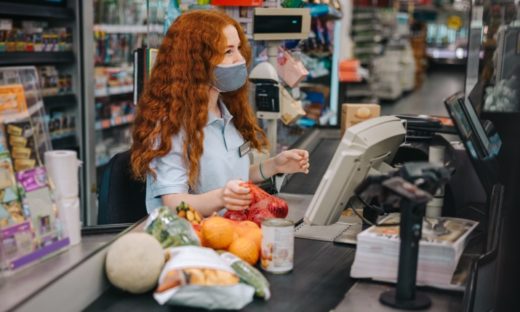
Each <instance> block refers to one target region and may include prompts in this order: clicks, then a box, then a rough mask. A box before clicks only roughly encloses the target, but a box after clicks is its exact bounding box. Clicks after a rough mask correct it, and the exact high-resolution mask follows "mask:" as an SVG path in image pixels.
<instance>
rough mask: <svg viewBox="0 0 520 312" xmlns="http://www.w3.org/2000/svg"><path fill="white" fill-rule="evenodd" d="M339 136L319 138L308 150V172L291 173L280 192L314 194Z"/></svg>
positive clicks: (334, 150) (335, 147)
mask: <svg viewBox="0 0 520 312" xmlns="http://www.w3.org/2000/svg"><path fill="white" fill-rule="evenodd" d="M338 144H339V138H320V141H319V142H318V144H317V145H316V146H315V147H314V149H313V150H311V151H309V163H310V165H311V166H310V168H309V173H308V174H295V175H292V176H291V177H290V178H289V180H288V181H287V183H285V184H284V185H283V186H282V188H281V190H280V192H282V193H289V194H314V192H315V191H316V189H317V188H318V185H320V181H321V177H323V175H324V174H325V171H326V170H327V168H328V167H329V163H330V161H331V159H332V156H334V153H335V152H336V149H337V147H338Z"/></svg>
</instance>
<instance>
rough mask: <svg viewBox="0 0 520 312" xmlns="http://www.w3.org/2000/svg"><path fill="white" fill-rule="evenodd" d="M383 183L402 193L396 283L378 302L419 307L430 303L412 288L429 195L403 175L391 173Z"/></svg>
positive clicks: (403, 307)
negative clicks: (392, 175) (401, 176)
mask: <svg viewBox="0 0 520 312" xmlns="http://www.w3.org/2000/svg"><path fill="white" fill-rule="evenodd" d="M383 187H384V188H386V189H387V190H389V191H391V192H393V193H395V194H396V195H398V196H399V197H401V198H402V199H401V204H400V206H401V221H400V225H399V227H400V228H399V236H400V238H401V245H400V250H399V268H398V276H397V286H396V289H395V290H389V291H387V292H384V293H382V294H381V297H379V300H380V301H381V303H383V304H385V305H387V306H390V307H393V308H398V309H406V310H418V309H425V308H428V307H429V306H430V305H431V300H430V298H429V297H427V296H426V295H424V294H422V293H420V292H416V291H415V281H416V277H417V259H418V256H419V241H420V240H421V234H422V221H423V217H424V215H425V211H426V203H428V201H430V200H431V199H432V196H431V195H430V194H428V193H426V192H425V191H423V190H421V189H419V188H418V187H417V186H415V185H413V184H410V183H408V182H406V181H405V180H404V179H403V178H400V177H394V178H391V179H388V180H386V181H385V182H383Z"/></svg>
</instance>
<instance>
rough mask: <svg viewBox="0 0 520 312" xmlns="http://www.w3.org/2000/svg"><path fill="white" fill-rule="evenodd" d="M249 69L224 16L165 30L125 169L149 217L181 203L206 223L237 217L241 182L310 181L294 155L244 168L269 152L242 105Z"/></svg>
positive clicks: (193, 19) (242, 200) (304, 161)
mask: <svg viewBox="0 0 520 312" xmlns="http://www.w3.org/2000/svg"><path fill="white" fill-rule="evenodd" d="M250 61H251V49H250V46H249V44H248V41H247V38H246V37H245V35H244V33H243V32H242V28H241V27H240V25H239V24H238V23H237V22H236V21H235V20H233V19H232V18H230V17H228V16H227V15H225V14H224V13H221V12H218V11H213V10H204V11H192V12H189V13H185V14H183V15H181V16H180V17H179V18H178V19H177V20H176V21H175V22H174V23H173V24H172V25H171V27H170V29H169V30H168V33H167V35H166V37H165V38H164V40H163V42H162V44H161V47H160V49H159V53H158V55H157V59H156V61H155V66H154V68H153V71H152V75H151V77H150V80H149V81H148V84H147V85H146V87H145V90H144V93H143V95H142V97H141V99H140V102H139V105H138V110H137V116H136V119H135V125H134V130H133V145H132V149H131V166H132V171H133V173H134V175H135V177H137V178H138V179H140V180H146V207H147V210H148V212H151V211H152V210H153V209H155V208H158V207H159V206H162V205H166V206H170V207H175V206H177V205H178V204H179V203H180V202H181V201H185V202H187V203H189V204H190V205H191V206H193V207H194V208H196V209H197V210H198V211H199V212H200V213H202V214H203V215H205V216H208V215H211V214H213V213H214V212H219V211H220V210H221V209H224V208H227V209H231V210H242V209H245V208H247V207H248V206H249V203H250V200H251V195H250V190H249V188H247V187H246V186H244V184H243V182H244V181H248V180H251V181H253V182H260V181H262V180H265V179H267V178H269V177H271V176H272V175H275V174H278V173H297V172H302V173H308V171H309V155H308V152H307V151H305V150H298V149H293V150H288V151H284V152H282V153H280V154H278V155H276V156H275V157H272V158H269V159H267V160H266V161H264V162H262V163H260V164H259V165H250V161H249V157H248V151H249V150H251V149H257V150H265V149H266V148H267V145H268V142H267V139H266V136H265V134H264V132H263V131H262V129H261V128H260V127H259V126H258V124H257V121H256V118H255V116H254V113H253V110H252V109H251V104H250V103H249V101H248V93H249V91H248V82H247V68H248V65H249V64H250ZM272 143H273V144H274V143H275V142H272Z"/></svg>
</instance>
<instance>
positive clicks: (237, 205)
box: [224, 197, 251, 210]
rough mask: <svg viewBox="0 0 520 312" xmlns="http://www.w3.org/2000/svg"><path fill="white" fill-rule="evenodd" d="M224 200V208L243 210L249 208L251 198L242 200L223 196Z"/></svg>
mask: <svg viewBox="0 0 520 312" xmlns="http://www.w3.org/2000/svg"><path fill="white" fill-rule="evenodd" d="M224 201H225V203H226V208H227V209H230V210H244V209H247V208H249V205H250V203H251V200H243V199H238V198H232V197H228V198H224Z"/></svg>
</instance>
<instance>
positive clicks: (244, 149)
mask: <svg viewBox="0 0 520 312" xmlns="http://www.w3.org/2000/svg"><path fill="white" fill-rule="evenodd" d="M250 151H251V143H249V141H247V142H246V143H244V144H242V145H240V147H239V148H238V155H239V156H240V157H243V156H244V155H247V154H249V152H250Z"/></svg>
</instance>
